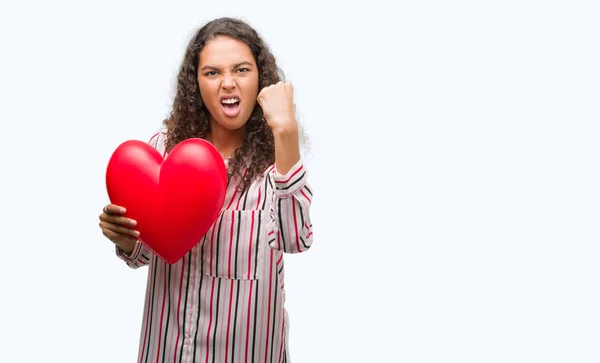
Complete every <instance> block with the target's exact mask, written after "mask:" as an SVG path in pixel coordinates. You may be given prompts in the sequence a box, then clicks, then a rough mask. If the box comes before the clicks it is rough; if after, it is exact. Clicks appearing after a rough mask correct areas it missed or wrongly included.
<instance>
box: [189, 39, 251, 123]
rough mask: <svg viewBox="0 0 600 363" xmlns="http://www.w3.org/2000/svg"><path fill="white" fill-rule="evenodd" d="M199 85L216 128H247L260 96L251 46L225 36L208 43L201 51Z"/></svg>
mask: <svg viewBox="0 0 600 363" xmlns="http://www.w3.org/2000/svg"><path fill="white" fill-rule="evenodd" d="M198 85H199V86H200V94H201V96H202V100H203V102H204V104H205V105H206V108H207V109H208V111H209V112H210V114H211V126H212V127H222V128H224V129H227V130H237V129H239V128H241V127H243V126H244V125H245V124H246V121H248V118H249V117H250V115H251V114H252V110H253V109H254V106H255V104H256V97H257V96H258V69H257V67H256V60H255V59H254V56H253V55H252V52H251V51H250V47H248V46H247V45H246V44H245V43H243V42H241V41H239V40H236V39H233V38H229V37H225V36H218V37H216V38H214V39H212V40H210V41H208V42H207V43H206V44H205V46H204V48H203V49H202V51H201V52H200V62H199V65H198Z"/></svg>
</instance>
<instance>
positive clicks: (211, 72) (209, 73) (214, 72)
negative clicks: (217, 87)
mask: <svg viewBox="0 0 600 363" xmlns="http://www.w3.org/2000/svg"><path fill="white" fill-rule="evenodd" d="M216 74H217V72H216V71H208V72H206V73H204V75H205V76H215V75H216Z"/></svg>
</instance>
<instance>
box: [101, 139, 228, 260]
mask: <svg viewBox="0 0 600 363" xmlns="http://www.w3.org/2000/svg"><path fill="white" fill-rule="evenodd" d="M106 187H107V191H108V196H109V199H110V201H111V203H113V204H116V205H119V206H122V207H125V208H126V210H127V212H126V213H125V216H126V217H128V218H132V219H134V220H136V221H137V222H138V224H137V226H136V227H135V229H137V230H138V231H139V232H140V236H139V240H140V241H141V242H142V243H143V244H144V245H145V246H146V247H147V248H148V249H149V250H150V251H152V252H153V253H154V254H156V255H157V256H159V257H160V258H162V259H163V260H164V261H166V262H168V263H175V262H177V261H178V260H179V259H180V258H181V257H183V256H184V255H185V254H186V253H187V252H189V251H190V250H191V249H192V248H193V247H194V246H195V245H196V244H197V243H198V242H200V240H201V238H202V236H203V235H204V234H205V233H206V232H207V231H208V229H209V228H210V227H211V225H212V224H213V223H214V221H215V220H216V218H217V217H218V215H219V213H220V211H221V208H222V206H223V202H224V200H225V193H226V190H227V170H226V168H225V164H224V162H223V159H222V158H221V155H220V154H219V153H218V151H217V150H216V149H215V148H214V147H213V146H212V145H211V144H210V143H208V142H207V141H205V140H203V139H199V138H192V139H187V140H185V141H182V142H180V143H179V144H177V145H176V146H175V147H174V148H173V149H172V150H171V152H170V153H169V155H168V156H167V157H166V158H165V159H163V157H162V156H161V155H160V154H159V153H158V151H156V150H155V149H154V148H153V147H152V146H150V145H148V144H147V143H144V142H141V141H137V140H129V141H126V142H124V143H122V144H121V145H120V146H119V147H118V148H117V149H116V150H115V151H114V153H113V154H112V156H111V158H110V161H109V163H108V167H107V170H106Z"/></svg>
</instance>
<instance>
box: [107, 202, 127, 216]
mask: <svg viewBox="0 0 600 363" xmlns="http://www.w3.org/2000/svg"><path fill="white" fill-rule="evenodd" d="M103 210H104V213H108V214H124V213H125V212H126V211H127V210H126V209H125V208H124V207H121V206H119V205H116V204H108V205H107V206H105V207H104V209H103Z"/></svg>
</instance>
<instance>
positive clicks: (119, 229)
mask: <svg viewBox="0 0 600 363" xmlns="http://www.w3.org/2000/svg"><path fill="white" fill-rule="evenodd" d="M99 225H100V228H102V229H107V230H110V231H112V232H115V233H118V234H122V235H128V236H133V237H138V236H139V235H140V232H139V231H138V230H135V229H133V228H128V227H124V226H120V225H118V224H113V223H107V222H100V223H99Z"/></svg>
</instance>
